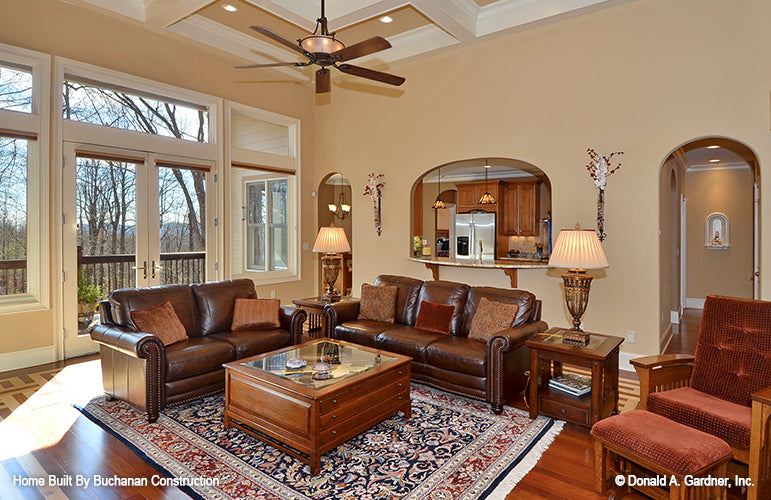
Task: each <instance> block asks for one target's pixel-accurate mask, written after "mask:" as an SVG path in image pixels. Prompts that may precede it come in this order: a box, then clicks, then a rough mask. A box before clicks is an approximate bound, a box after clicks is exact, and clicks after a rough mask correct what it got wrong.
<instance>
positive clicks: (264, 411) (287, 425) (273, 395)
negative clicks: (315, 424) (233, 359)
mask: <svg viewBox="0 0 771 500" xmlns="http://www.w3.org/2000/svg"><path fill="white" fill-rule="evenodd" d="M228 391H229V393H228V409H231V410H237V411H241V412H243V413H245V414H247V415H253V416H254V417H257V418H261V419H264V420H266V421H268V422H272V423H279V422H280V423H281V426H282V427H283V428H284V429H286V430H291V431H293V432H297V433H303V434H304V433H308V432H310V421H311V408H312V402H311V401H309V400H306V399H301V398H298V397H295V396H292V395H290V394H286V393H284V392H281V391H278V390H274V389H271V388H268V387H264V386H261V385H259V384H255V383H253V382H252V381H250V380H244V379H241V378H240V377H238V376H237V375H231V376H230V385H229V387H228Z"/></svg>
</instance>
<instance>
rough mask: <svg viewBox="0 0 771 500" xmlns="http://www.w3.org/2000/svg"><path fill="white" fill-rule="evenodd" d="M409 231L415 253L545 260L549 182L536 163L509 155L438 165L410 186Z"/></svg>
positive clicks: (411, 249)
mask: <svg viewBox="0 0 771 500" xmlns="http://www.w3.org/2000/svg"><path fill="white" fill-rule="evenodd" d="M437 201H439V202H441V203H437ZM411 234H412V235H413V238H412V241H411V242H410V255H412V256H415V257H417V256H423V257H428V256H434V257H446V258H449V259H458V260H463V259H483V260H492V259H495V260H507V259H527V260H532V259H543V260H546V259H548V256H549V249H550V248H551V182H550V181H549V178H548V177H547V176H546V174H545V173H544V172H543V171H542V170H541V169H539V168H538V167H536V166H534V165H532V164H530V163H527V162H524V161H520V160H515V159H511V158H495V157H491V158H474V159H468V160H459V161H454V162H450V163H446V164H444V165H440V166H438V167H435V168H433V169H431V170H429V171H428V172H426V173H425V174H423V175H422V176H421V177H420V178H418V179H417V180H416V181H415V184H414V185H413V189H412V233H411Z"/></svg>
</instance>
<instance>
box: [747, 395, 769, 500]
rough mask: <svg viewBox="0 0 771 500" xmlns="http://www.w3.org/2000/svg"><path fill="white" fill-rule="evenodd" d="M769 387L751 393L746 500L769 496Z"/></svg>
mask: <svg viewBox="0 0 771 500" xmlns="http://www.w3.org/2000/svg"><path fill="white" fill-rule="evenodd" d="M769 420H771V387H766V388H764V389H761V390H759V391H755V392H753V393H752V422H751V424H750V426H751V427H750V455H749V464H748V465H749V470H748V475H749V477H750V478H752V486H750V487H749V488H748V489H747V500H758V499H763V498H768V497H769V494H771V446H770V443H769V441H770V439H769Z"/></svg>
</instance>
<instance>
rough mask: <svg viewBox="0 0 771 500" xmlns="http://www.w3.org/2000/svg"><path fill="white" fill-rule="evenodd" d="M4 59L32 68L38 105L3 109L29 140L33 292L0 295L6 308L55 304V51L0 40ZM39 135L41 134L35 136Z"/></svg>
mask: <svg viewBox="0 0 771 500" xmlns="http://www.w3.org/2000/svg"><path fill="white" fill-rule="evenodd" d="M0 60H2V61H5V62H8V63H15V64H20V65H23V66H26V67H29V68H32V109H31V111H30V112H29V113H27V112H23V111H12V110H0V128H2V129H4V130H5V131H6V132H16V133H18V134H19V135H20V136H24V137H20V138H22V139H26V140H27V145H28V146H27V168H28V169H27V193H28V194H27V242H28V243H27V293H26V294H23V295H21V294H20V295H4V296H0V313H15V312H24V311H35V310H42V309H49V308H50V307H51V303H50V300H51V297H50V289H51V286H50V279H51V278H50V276H51V259H50V252H48V251H47V250H48V249H50V248H51V245H50V237H49V225H50V222H49V220H50V206H51V205H50V197H49V191H50V175H49V172H50V164H49V158H50V155H49V150H50V132H49V130H50V127H49V124H50V116H51V114H50V111H51V103H50V98H49V90H50V88H51V57H50V56H49V55H47V54H43V53H40V52H36V51H33V50H28V49H23V48H21V47H14V46H12V45H6V44H0ZM32 136H36V137H37V140H32V139H31V137H32Z"/></svg>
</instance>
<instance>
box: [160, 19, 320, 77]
mask: <svg viewBox="0 0 771 500" xmlns="http://www.w3.org/2000/svg"><path fill="white" fill-rule="evenodd" d="M167 30H168V31H170V32H172V33H176V34H178V35H182V36H184V37H187V38H190V39H192V40H195V41H196V42H199V43H203V44H205V45H208V46H210V47H214V48H216V49H219V50H222V51H224V52H229V53H231V54H233V55H236V56H238V57H241V58H243V59H246V60H248V61H252V62H254V63H256V64H263V63H273V62H292V61H297V60H298V55H299V54H297V53H296V52H293V51H290V50H288V49H287V50H284V49H282V48H280V47H278V46H276V45H274V44H272V43H269V42H265V41H262V40H259V39H258V38H256V37H253V36H249V35H246V34H244V33H241V32H240V31H237V30H234V29H232V28H228V27H227V26H223V25H221V24H219V23H217V22H214V21H211V20H209V19H207V18H205V17H203V16H192V17H190V18H187V19H185V20H182V21H180V22H178V23H177V24H175V25H173V26H170V27H168V28H167ZM271 69H272V70H274V71H279V72H281V73H283V74H285V75H287V76H289V77H291V78H294V79H296V80H301V81H308V80H309V77H308V76H307V75H306V74H305V72H303V71H302V70H301V68H294V67H291V66H289V67H286V68H282V67H278V68H265V69H243V70H235V71H241V72H243V75H244V78H248V77H249V76H250V75H253V74H254V73H250V72H254V71H270V70H271Z"/></svg>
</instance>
